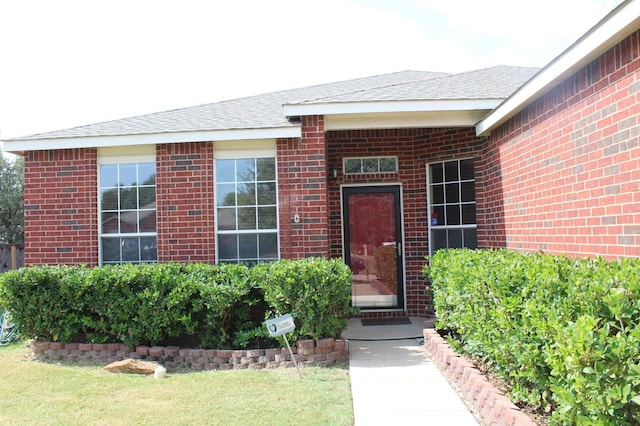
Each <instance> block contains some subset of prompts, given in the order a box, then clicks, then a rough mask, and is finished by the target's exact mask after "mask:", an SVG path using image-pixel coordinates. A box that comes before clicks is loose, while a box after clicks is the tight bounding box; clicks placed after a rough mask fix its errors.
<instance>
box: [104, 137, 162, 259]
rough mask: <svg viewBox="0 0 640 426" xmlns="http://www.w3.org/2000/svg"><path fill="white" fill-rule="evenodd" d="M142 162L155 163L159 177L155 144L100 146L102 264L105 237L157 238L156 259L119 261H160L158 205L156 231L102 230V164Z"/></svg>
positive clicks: (138, 209)
mask: <svg viewBox="0 0 640 426" xmlns="http://www.w3.org/2000/svg"><path fill="white" fill-rule="evenodd" d="M140 163H153V164H154V166H155V169H156V177H157V162H156V154H155V145H152V146H131V147H118V148H99V149H98V159H97V166H98V167H97V174H98V179H97V180H98V188H97V191H98V260H99V264H100V265H104V264H105V263H104V258H103V248H102V245H103V244H102V240H103V238H155V240H156V258H155V260H142V261H140V262H125V261H122V260H121V261H120V262H119V263H120V264H122V263H143V262H144V263H155V262H157V261H158V253H157V244H158V227H157V205H156V231H155V232H125V233H121V232H118V233H103V232H102V193H101V189H102V182H101V173H100V171H101V166H104V165H125V164H140ZM155 188H156V203H157V195H158V192H157V180H156V185H155ZM136 211H140V206H137V208H136ZM106 264H118V263H116V262H107V263H106Z"/></svg>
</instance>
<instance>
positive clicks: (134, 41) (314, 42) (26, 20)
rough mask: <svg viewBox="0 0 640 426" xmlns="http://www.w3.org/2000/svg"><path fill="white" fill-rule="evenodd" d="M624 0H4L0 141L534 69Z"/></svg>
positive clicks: (0, 41)
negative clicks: (417, 75)
mask: <svg viewBox="0 0 640 426" xmlns="http://www.w3.org/2000/svg"><path fill="white" fill-rule="evenodd" d="M620 2H621V0H536V1H531V0H529V1H524V0H482V1H479V0H446V1H444V0H322V1H308V0H271V1H267V0H226V1H221V0H180V1H178V0H174V1H165V0H110V1H96V0H93V1H91V0H56V1H51V0H19V1H17V0H0V139H9V138H11V137H17V136H26V135H31V134H35V133H41V132H45V131H51V130H59V129H64V128H69V127H75V126H79V125H84V124H91V123H97V122H101V121H108V120H114V119H118V118H124V117H131V116H136V115H141V114H147V113H153V112H158V111H164V110H170V109H175V108H181V107H186V106H192V105H198V104H204V103H210V102H218V101H222V100H227V99H235V98H240V97H244V96H250V95H256V94H261V93H266V92H272V91H277V90H284V89H292V88H296V87H302V86H309V85H313V84H322V83H328V82H332V81H341V80H348V79H352V78H359V77H366V76H372V75H379V74H384V73H389V72H396V71H402V70H422V71H439V72H462V71H469V70H474V69H482V68H487V67H491V66H495V65H514V66H534V67H542V66H545V65H546V64H547V63H549V62H550V61H551V60H552V59H553V58H555V57H556V56H557V55H559V54H560V53H561V52H562V51H564V50H565V49H566V48H568V47H569V46H570V45H571V44H572V43H573V42H575V41H576V40H577V39H578V38H579V37H580V36H582V35H583V34H584V33H585V32H586V31H587V30H589V29H590V28H591V27H593V26H594V25H595V24H596V23H597V22H598V21H599V20H600V19H602V18H603V17H605V16H606V15H607V13H608V12H609V11H610V10H612V9H613V8H614V7H615V6H617V5H618V4H619V3H620Z"/></svg>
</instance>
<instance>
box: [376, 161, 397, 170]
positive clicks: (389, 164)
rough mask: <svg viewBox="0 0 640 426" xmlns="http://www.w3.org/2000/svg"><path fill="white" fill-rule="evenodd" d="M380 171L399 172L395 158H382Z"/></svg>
mask: <svg viewBox="0 0 640 426" xmlns="http://www.w3.org/2000/svg"><path fill="white" fill-rule="evenodd" d="M380 171H381V172H397V171H398V168H397V167H396V159H395V158H381V159H380Z"/></svg>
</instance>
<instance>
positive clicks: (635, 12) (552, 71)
mask: <svg viewBox="0 0 640 426" xmlns="http://www.w3.org/2000/svg"><path fill="white" fill-rule="evenodd" d="M639 26H640V0H631V1H628V2H625V3H623V4H621V5H620V6H618V7H617V8H616V9H614V10H613V11H612V12H611V13H610V14H609V15H607V16H606V17H605V18H604V19H603V20H602V21H600V22H599V23H598V24H597V25H596V26H595V27H593V28H592V29H591V30H589V31H588V32H587V33H586V34H585V35H583V36H582V37H581V38H580V39H579V40H578V41H576V42H575V43H574V44H573V45H571V46H570V47H569V48H568V49H567V50H565V51H564V52H563V53H562V54H560V56H558V57H557V58H555V59H554V60H553V61H551V63H549V64H548V65H547V66H546V67H544V68H543V69H542V70H541V71H540V72H539V73H538V74H536V75H535V76H534V77H533V78H532V79H531V80H529V81H528V82H527V83H525V84H524V85H523V86H522V87H520V88H519V89H518V90H517V91H516V92H515V93H514V94H513V95H511V96H510V97H509V98H508V99H507V100H506V101H504V103H503V104H502V105H500V106H499V107H498V108H496V109H495V110H494V111H493V112H491V113H490V114H489V115H488V116H486V117H485V118H484V119H483V120H482V121H480V122H479V123H477V125H476V134H477V135H479V136H480V135H482V136H486V135H488V134H489V133H491V131H492V130H494V129H495V128H496V127H498V126H500V125H501V124H503V123H504V122H505V121H507V120H508V119H509V118H511V117H513V116H514V115H516V114H517V113H518V112H520V111H521V110H522V109H523V108H524V107H525V106H527V105H528V104H529V103H530V102H532V101H533V100H534V99H536V98H537V97H539V96H541V95H542V94H543V93H544V92H545V91H547V90H548V89H550V88H551V87H553V86H554V85H556V84H558V83H559V82H560V81H562V80H563V79H564V78H567V77H568V76H570V75H571V74H573V73H575V72H577V71H578V70H579V69H580V68H582V67H583V66H585V65H587V64H588V63H589V62H591V61H593V60H595V59H596V58H597V57H598V56H600V55H602V54H603V53H605V52H606V51H607V50H609V49H610V48H611V47H613V46H614V45H615V44H616V43H619V42H620V41H622V40H624V39H625V38H626V37H627V36H629V35H630V34H632V33H633V32H634V31H636V30H638V27H639Z"/></svg>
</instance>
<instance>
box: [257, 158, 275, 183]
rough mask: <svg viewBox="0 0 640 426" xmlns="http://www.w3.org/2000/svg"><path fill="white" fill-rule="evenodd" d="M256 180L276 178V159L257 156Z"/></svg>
mask: <svg viewBox="0 0 640 426" xmlns="http://www.w3.org/2000/svg"><path fill="white" fill-rule="evenodd" d="M257 165H258V180H259V181H265V180H276V159H275V158H258V160H257Z"/></svg>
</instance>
